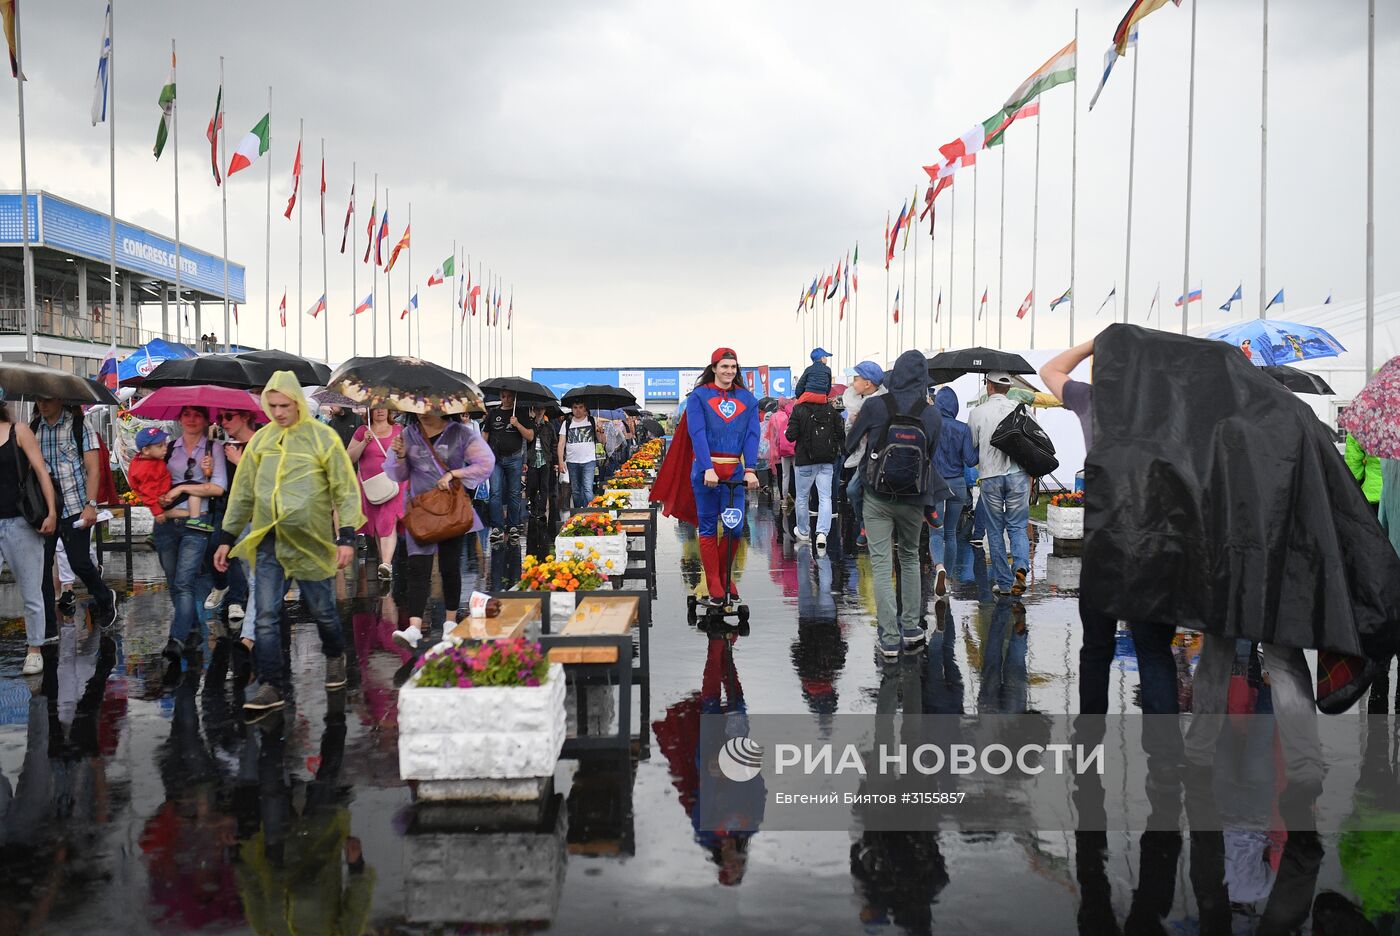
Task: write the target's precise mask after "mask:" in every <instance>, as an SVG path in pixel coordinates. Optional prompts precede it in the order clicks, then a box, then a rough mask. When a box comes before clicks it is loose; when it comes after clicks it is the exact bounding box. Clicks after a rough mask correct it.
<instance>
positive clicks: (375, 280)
mask: <svg viewBox="0 0 1400 936" xmlns="http://www.w3.org/2000/svg"><path fill="white" fill-rule="evenodd" d="M370 198H371V201H370V207H371V208H373V206H374V204H375V201H374V200H375V199H378V198H379V173H377V172H376V173H375V174H374V191H373V192H372V193H371V195H370ZM384 207H385V209H386V210H387V209H388V207H389V189H388V188H387V187H386V188H385V189H384ZM370 218H371V220H373V218H374V215H373V214H372V213H371V215H370ZM359 220H360V219H359V218H356V219H355V221H356V223H358V222H359ZM376 226H377V225H376ZM374 234H375V232H374V231H371V232H370V235H369V243H367V244H365V252H366V253H368V252H369V251H370V250H371V249H373V247H374ZM369 275H370V287H369V294H370V298H371V299H373V300H374V301H373V303H372V304H371V308H370V310H369V324H370V332H371V335H372V340H371V342H370V353H371V354H373V355H374V356H375V357H379V264H378V263H371V264H370V265H369Z"/></svg>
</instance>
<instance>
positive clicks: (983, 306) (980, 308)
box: [977, 286, 987, 319]
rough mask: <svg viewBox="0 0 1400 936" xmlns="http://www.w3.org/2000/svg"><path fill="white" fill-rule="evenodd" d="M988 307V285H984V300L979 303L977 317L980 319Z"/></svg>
mask: <svg viewBox="0 0 1400 936" xmlns="http://www.w3.org/2000/svg"><path fill="white" fill-rule="evenodd" d="M986 309H987V287H986V286H983V287H982V301H981V302H979V303H977V317H978V318H979V319H980V318H981V317H982V313H983V312H985V311H986Z"/></svg>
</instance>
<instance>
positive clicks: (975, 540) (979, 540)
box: [967, 533, 986, 549]
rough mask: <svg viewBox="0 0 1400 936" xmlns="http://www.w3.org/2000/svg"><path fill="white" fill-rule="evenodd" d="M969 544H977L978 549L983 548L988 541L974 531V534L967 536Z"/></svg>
mask: <svg viewBox="0 0 1400 936" xmlns="http://www.w3.org/2000/svg"><path fill="white" fill-rule="evenodd" d="M967 544H968V545H969V546H975V547H977V548H978V549H981V548H982V547H983V546H984V545H985V544H986V541H985V540H984V538H983V537H981V536H978V535H976V534H975V533H974V534H973V535H972V536H969V537H968V538H967Z"/></svg>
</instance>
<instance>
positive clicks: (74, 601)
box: [58, 588, 78, 617]
mask: <svg viewBox="0 0 1400 936" xmlns="http://www.w3.org/2000/svg"><path fill="white" fill-rule="evenodd" d="M58 610H60V611H62V612H63V613H64V614H65V615H67V616H68V617H72V616H73V612H74V611H77V610H78V596H77V595H75V594H73V589H71V588H65V589H64V590H63V594H61V595H59V596H58Z"/></svg>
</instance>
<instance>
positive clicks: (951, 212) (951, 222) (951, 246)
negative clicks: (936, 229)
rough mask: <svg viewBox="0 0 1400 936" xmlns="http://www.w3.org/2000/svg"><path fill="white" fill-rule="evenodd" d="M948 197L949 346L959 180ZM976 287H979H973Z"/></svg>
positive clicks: (951, 188) (954, 306)
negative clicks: (949, 202)
mask: <svg viewBox="0 0 1400 936" xmlns="http://www.w3.org/2000/svg"><path fill="white" fill-rule="evenodd" d="M948 198H949V200H950V201H951V204H950V205H949V206H948V348H949V350H952V347H953V317H954V316H953V310H954V309H956V308H957V307H958V306H957V303H956V302H955V301H954V298H955V297H956V296H957V293H956V292H955V291H954V290H953V273H954V270H956V269H957V268H956V267H955V266H953V262H954V261H953V258H954V257H955V256H956V254H957V249H958V186H957V181H956V180H954V182H953V184H952V185H950V186H948ZM973 288H974V289H976V288H977V287H975V286H974V287H973Z"/></svg>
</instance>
